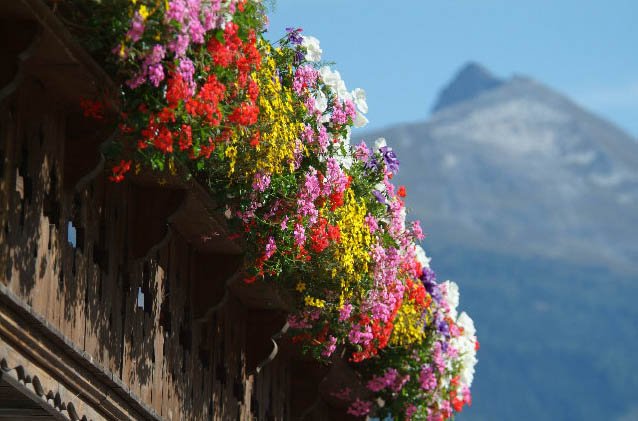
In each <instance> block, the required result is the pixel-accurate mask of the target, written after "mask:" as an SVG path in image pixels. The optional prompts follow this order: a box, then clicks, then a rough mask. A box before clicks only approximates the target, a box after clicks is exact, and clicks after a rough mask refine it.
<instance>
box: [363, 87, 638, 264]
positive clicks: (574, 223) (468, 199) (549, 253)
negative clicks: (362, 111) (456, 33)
mask: <svg viewBox="0 0 638 421" xmlns="http://www.w3.org/2000/svg"><path fill="white" fill-rule="evenodd" d="M377 135H383V136H384V137H386V138H387V139H388V140H389V142H390V144H391V145H392V146H393V147H394V148H395V149H396V150H397V152H398V153H399V158H400V159H401V171H400V172H399V174H398V177H397V179H398V182H400V183H404V184H406V185H407V186H409V187H410V188H411V193H412V194H411V198H410V202H409V203H410V204H411V206H412V207H413V208H414V211H415V214H416V215H417V216H418V217H420V218H421V219H423V220H424V222H425V225H426V226H428V227H429V229H430V232H431V234H432V235H434V236H435V237H436V238H437V242H440V241H450V242H452V243H457V242H462V243H463V244H474V245H477V246H480V247H481V248H486V249H490V250H495V251H498V250H501V251H507V252H509V253H516V254H521V255H528V254H533V255H538V256H545V257H550V258H564V259H568V260H570V261H573V262H596V261H603V262H604V263H605V264H610V265H616V266H618V268H622V269H627V270H631V269H638V266H636V262H638V241H635V239H636V234H637V233H638V232H637V230H636V229H634V230H633V231H632V230H631V229H627V227H637V226H638V143H636V142H634V141H633V140H632V139H631V138H630V137H629V136H628V135H626V134H624V133H623V132H622V131H620V130H618V129H616V128H615V127H613V126H612V125H611V124H609V123H607V122H605V121H604V120H602V119H600V118H598V117H596V116H594V115H593V114H590V113H588V112H586V111H584V110H582V109H581V108H579V107H578V106H576V105H575V104H573V103H572V102H570V101H569V100H567V99H566V98H564V97H562V96H561V95H559V94H557V93H555V92H553V91H551V90H550V89H548V88H546V87H544V86H542V85H540V84H538V83H536V82H534V81H532V80H530V79H525V78H513V79H511V80H509V81H507V82H506V83H504V84H502V85H501V86H498V87H496V88H492V89H490V90H487V91H485V92H483V93H481V94H479V95H478V96H476V97H472V98H470V99H467V100H465V101H462V102H460V103H457V104H455V105H451V106H448V107H445V108H443V109H442V110H441V111H439V112H437V113H435V114H434V115H432V116H431V118H430V119H429V120H428V121H427V122H425V123H422V124H411V125H401V126H396V127H393V128H389V129H386V130H383V131H382V132H379V133H376V134H371V135H369V136H368V137H369V138H372V137H375V136H377Z"/></svg>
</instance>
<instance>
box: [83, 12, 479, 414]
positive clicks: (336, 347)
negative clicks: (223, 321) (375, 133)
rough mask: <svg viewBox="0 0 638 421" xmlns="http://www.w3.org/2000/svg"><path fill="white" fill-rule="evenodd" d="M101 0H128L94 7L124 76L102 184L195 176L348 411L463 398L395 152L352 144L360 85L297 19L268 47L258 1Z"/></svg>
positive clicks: (465, 335) (471, 355)
mask: <svg viewBox="0 0 638 421" xmlns="http://www.w3.org/2000/svg"><path fill="white" fill-rule="evenodd" d="M100 4H102V5H107V4H120V5H125V7H118V8H108V7H106V6H104V9H103V12H104V15H105V16H107V17H108V22H110V25H105V27H106V28H108V30H105V33H106V36H107V37H110V38H109V40H110V41H112V42H111V45H110V47H109V52H108V54H107V56H106V57H107V58H106V59H105V60H104V65H105V66H107V67H109V68H110V69H112V70H113V74H115V75H117V79H118V81H119V82H120V83H121V97H120V100H121V107H120V108H121V110H122V113H121V119H120V125H119V128H120V132H121V136H120V137H119V140H118V141H117V143H116V144H115V145H114V147H113V151H112V153H113V155H114V156H115V157H116V159H115V160H114V165H113V166H112V174H111V179H112V180H113V181H114V182H120V181H122V180H124V179H125V177H126V175H127V173H128V172H130V171H132V170H133V171H138V170H140V169H141V168H142V167H149V168H151V169H154V170H159V171H171V172H175V168H176V167H177V166H178V165H181V166H182V167H185V168H188V169H189V172H190V174H191V175H192V176H194V177H196V178H197V179H198V180H199V181H200V182H201V183H202V184H204V185H205V186H207V187H208V188H209V190H210V192H211V193H212V194H214V195H216V196H217V197H218V198H219V203H221V204H222V205H223V208H222V209H220V211H223V212H224V214H225V215H226V217H227V218H228V223H229V226H230V227H231V229H233V230H234V231H235V234H234V236H236V237H239V236H241V237H243V239H244V240H245V244H246V247H245V249H246V257H245V279H244V281H245V282H246V283H249V284H250V283H253V282H257V281H259V282H269V283H272V284H275V285H276V287H277V288H280V289H281V290H282V291H285V293H286V295H287V296H290V297H291V301H292V305H291V310H290V314H289V318H288V321H289V324H290V327H291V332H292V340H293V342H295V343H297V344H299V346H300V347H301V348H302V349H303V350H304V351H305V352H307V353H309V354H310V355H312V356H313V357H315V358H316V359H317V360H319V361H323V362H329V361H330V359H332V358H341V357H343V358H346V359H347V361H348V363H349V364H350V366H351V367H352V368H353V369H354V370H355V371H356V372H357V373H358V376H359V378H360V379H361V380H362V382H363V384H364V385H365V387H364V389H365V390H366V393H363V394H359V395H354V394H353V393H352V392H351V391H350V390H343V391H338V393H337V395H338V397H339V399H342V400H344V401H346V402H347V404H348V405H349V407H348V412H349V413H350V414H352V415H354V416H361V417H363V416H380V417H382V418H383V417H385V416H388V415H390V416H392V417H394V418H395V419H406V420H407V419H415V420H416V419H422V420H428V421H433V420H445V419H449V418H451V417H452V416H453V413H454V412H458V411H460V410H461V409H462V408H463V406H464V405H466V404H468V405H469V404H470V403H471V394H470V386H471V383H472V380H473V375H474V366H475V364H476V361H477V360H476V351H477V349H478V341H477V339H476V332H475V329H474V325H473V322H472V320H471V319H470V318H469V316H468V315H467V314H465V313H460V314H458V311H457V306H458V301H459V294H458V287H457V285H456V284H455V283H453V282H450V281H446V282H443V283H438V282H437V280H436V276H435V274H434V272H433V270H432V269H431V268H430V265H429V263H430V259H429V258H428V257H427V256H426V254H425V252H424V251H423V249H422V248H421V246H420V245H419V242H420V241H421V240H423V238H424V235H423V232H422V229H421V226H420V224H419V222H418V221H414V222H407V220H406V214H407V212H406V204H405V199H406V196H407V192H406V189H405V187H403V186H400V187H397V186H395V185H394V184H393V182H392V179H393V177H394V176H395V175H396V174H397V172H398V171H399V167H400V162H399V159H398V157H397V155H396V154H395V152H394V151H393V150H392V148H391V147H390V146H389V145H388V144H387V143H386V141H385V139H382V138H381V139H377V140H376V141H375V142H374V143H373V144H372V145H369V144H367V143H365V142H364V141H361V142H360V143H358V144H356V145H352V144H351V143H350V137H351V130H352V128H358V127H362V126H364V125H365V124H366V123H367V119H366V117H365V114H366V113H367V111H368V105H367V102H366V94H365V91H364V90H363V89H354V90H352V91H350V90H348V89H347V88H346V84H345V82H344V81H343V80H342V79H341V76H340V74H339V72H338V71H336V70H334V69H332V68H331V67H329V66H327V65H324V64H323V63H322V61H321V60H322V54H323V51H322V50H321V47H320V43H319V41H318V40H317V39H316V38H314V37H311V36H305V35H302V31H301V29H296V28H288V29H287V32H286V34H285V36H284V37H283V38H281V39H280V40H279V41H277V42H275V43H271V42H269V41H267V40H266V38H265V37H264V35H263V34H264V26H265V22H266V21H267V19H266V17H265V12H264V8H263V7H262V5H261V4H260V3H259V2H258V1H255V0H167V1H155V0H131V1H128V2H124V1H123V0H122V1H118V0H110V1H108V2H106V1H105V2H104V3H100ZM96 7H98V6H96ZM84 108H85V113H86V114H87V115H89V116H94V117H95V114H96V113H97V111H100V108H99V105H96V103H95V102H92V101H84ZM98 114H99V113H98ZM99 116H100V117H101V114H100V115H99Z"/></svg>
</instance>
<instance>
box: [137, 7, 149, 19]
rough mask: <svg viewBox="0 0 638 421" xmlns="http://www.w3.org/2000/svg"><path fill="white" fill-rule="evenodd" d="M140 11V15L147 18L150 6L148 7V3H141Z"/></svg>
mask: <svg viewBox="0 0 638 421" xmlns="http://www.w3.org/2000/svg"><path fill="white" fill-rule="evenodd" d="M139 12H140V16H141V17H142V19H144V20H146V18H147V17H148V15H149V12H148V7H146V5H144V4H143V5H141V6H140V9H139Z"/></svg>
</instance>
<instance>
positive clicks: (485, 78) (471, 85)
mask: <svg viewBox="0 0 638 421" xmlns="http://www.w3.org/2000/svg"><path fill="white" fill-rule="evenodd" d="M504 82H505V81H504V80H503V79H499V78H497V77H495V76H494V75H493V74H492V73H490V71H489V70H487V69H486V68H485V67H483V66H482V65H481V64H479V63H476V62H469V63H466V64H465V65H464V66H463V67H462V68H461V69H460V70H459V71H458V73H457V74H456V75H455V76H454V78H453V79H452V80H451V81H450V83H448V84H447V85H446V86H445V87H444V88H443V89H442V90H441V92H440V93H439V96H438V98H437V100H436V103H435V104H434V107H432V112H433V113H434V112H437V111H439V110H441V109H442V108H446V107H449V106H450V105H453V104H457V103H459V102H463V101H466V100H468V99H471V98H474V97H476V96H478V95H479V94H481V93H483V92H485V91H488V90H490V89H494V88H497V87H499V86H500V85H502V84H503V83H504Z"/></svg>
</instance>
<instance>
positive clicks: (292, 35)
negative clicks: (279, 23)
mask: <svg viewBox="0 0 638 421" xmlns="http://www.w3.org/2000/svg"><path fill="white" fill-rule="evenodd" d="M301 31H303V29H301V28H286V38H287V40H288V42H289V43H291V44H293V45H301V43H302V42H303V38H302V37H301ZM302 58H303V54H302Z"/></svg>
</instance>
